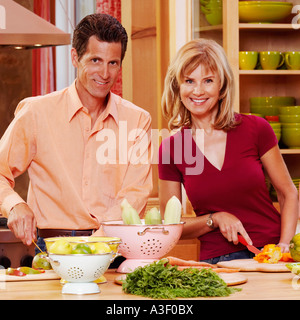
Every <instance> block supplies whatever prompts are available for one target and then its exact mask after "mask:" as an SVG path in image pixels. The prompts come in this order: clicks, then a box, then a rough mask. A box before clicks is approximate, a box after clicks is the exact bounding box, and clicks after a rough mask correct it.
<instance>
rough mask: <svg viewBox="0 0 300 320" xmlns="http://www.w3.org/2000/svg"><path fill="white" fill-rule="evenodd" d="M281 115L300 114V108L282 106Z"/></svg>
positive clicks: (280, 108) (279, 108)
mask: <svg viewBox="0 0 300 320" xmlns="http://www.w3.org/2000/svg"><path fill="white" fill-rule="evenodd" d="M278 110H279V114H300V106H280V107H278Z"/></svg>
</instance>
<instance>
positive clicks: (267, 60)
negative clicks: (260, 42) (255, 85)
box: [259, 51, 285, 70]
mask: <svg viewBox="0 0 300 320" xmlns="http://www.w3.org/2000/svg"><path fill="white" fill-rule="evenodd" d="M259 60H260V64H261V66H262V68H263V69H264V70H276V69H278V68H279V67H281V66H282V65H283V63H284V61H285V59H284V55H283V54H282V53H281V52H279V51H261V52H260V53H259Z"/></svg>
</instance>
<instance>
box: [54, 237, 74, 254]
mask: <svg viewBox="0 0 300 320" xmlns="http://www.w3.org/2000/svg"><path fill="white" fill-rule="evenodd" d="M49 252H50V253H54V254H70V253H71V252H72V247H71V245H70V243H69V242H68V241H67V240H65V239H59V240H56V241H55V242H54V243H53V244H52V245H51V247H50V248H49Z"/></svg>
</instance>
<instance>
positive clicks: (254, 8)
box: [239, 1, 293, 22]
mask: <svg viewBox="0 0 300 320" xmlns="http://www.w3.org/2000/svg"><path fill="white" fill-rule="evenodd" d="M292 8H293V3H291V2H277V1H276V2H275V1H239V18H240V22H278V21H281V20H283V19H285V18H287V17H288V16H289V15H290V14H291V11H292Z"/></svg>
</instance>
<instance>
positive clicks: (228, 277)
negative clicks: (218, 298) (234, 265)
mask: <svg viewBox="0 0 300 320" xmlns="http://www.w3.org/2000/svg"><path fill="white" fill-rule="evenodd" d="M218 275H219V276H220V277H221V278H222V279H223V280H224V281H225V282H226V284H227V285H228V286H236V285H238V284H242V283H245V282H247V280H248V279H247V277H246V276H245V275H243V274H240V273H238V272H234V273H218ZM125 279H126V274H122V275H119V276H117V277H116V278H115V283H117V284H120V285H122V282H123V281H124V280H125Z"/></svg>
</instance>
